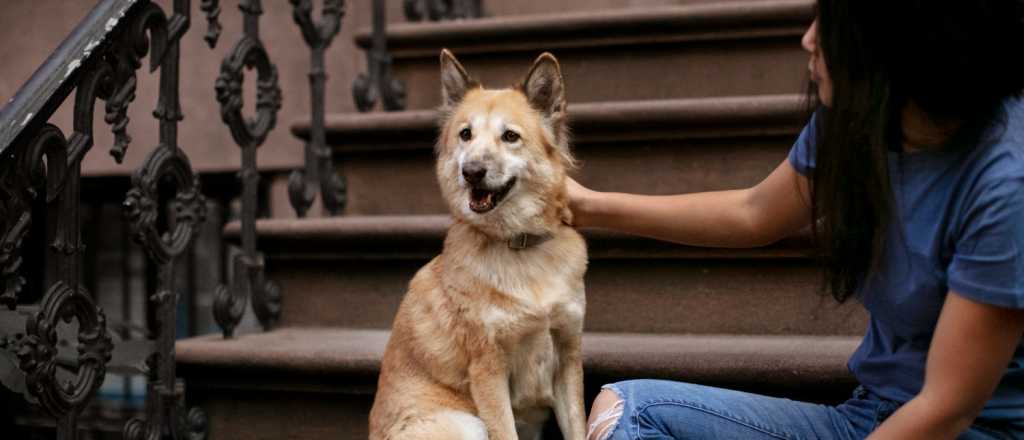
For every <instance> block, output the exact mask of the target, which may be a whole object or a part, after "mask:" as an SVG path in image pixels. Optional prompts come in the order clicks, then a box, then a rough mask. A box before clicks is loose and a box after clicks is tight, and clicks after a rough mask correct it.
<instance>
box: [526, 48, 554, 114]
mask: <svg viewBox="0 0 1024 440" xmlns="http://www.w3.org/2000/svg"><path fill="white" fill-rule="evenodd" d="M520 88H521V89H522V91H523V94H525V95H526V99H527V100H528V101H530V105H531V106H533V108H535V109H537V111H539V112H541V114H543V115H544V117H546V118H551V117H556V116H558V115H559V114H561V113H564V112H565V82H564V81H563V80H562V68H561V67H560V66H559V65H558V60H557V59H555V56H554V55H551V54H550V53H547V52H544V53H543V54H541V56H539V57H537V61H534V62H533V67H532V68H530V73H528V74H526V79H524V80H523V84H522V86H520Z"/></svg>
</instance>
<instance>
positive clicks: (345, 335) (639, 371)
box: [176, 328, 857, 440]
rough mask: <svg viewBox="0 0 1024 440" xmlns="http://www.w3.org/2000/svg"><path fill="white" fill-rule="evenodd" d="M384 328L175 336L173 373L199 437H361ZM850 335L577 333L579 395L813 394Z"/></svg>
mask: <svg viewBox="0 0 1024 440" xmlns="http://www.w3.org/2000/svg"><path fill="white" fill-rule="evenodd" d="M387 338H388V332H387V331H384V330H353V329H323V328H281V329H278V330H274V331H271V332H267V333H259V334H251V335H240V336H238V337H237V338H235V339H231V340H223V339H221V338H220V336H216V335H211V336H204V337H199V338H193V339H187V340H183V341H179V342H178V343H177V345H176V349H177V361H178V374H179V376H180V377H182V378H184V379H185V381H186V393H187V399H188V401H189V404H190V405H198V406H200V407H202V408H203V409H204V410H206V412H207V415H208V416H209V438H244V439H248V440H262V439H275V440H276V439H335V440H337V439H345V440H348V439H353V440H355V439H366V437H367V432H366V429H367V418H368V415H369V409H370V406H371V405H372V402H373V393H374V391H375V389H376V378H377V375H378V373H379V368H380V359H381V356H382V353H383V349H384V345H385V343H386V341H387ZM856 344H857V338H853V337H823V336H737V335H704V336H697V335H644V334H602V333H588V334H586V335H584V338H583V353H584V361H583V363H584V374H585V380H584V381H585V386H586V388H587V397H586V399H587V402H590V401H591V400H592V399H593V396H594V395H595V394H596V392H597V390H598V388H599V387H600V386H601V385H602V384H604V383H607V382H611V381H616V380H622V379H630V378H661V379H672V380H685V381H688V382H695V383H702V384H709V385H716V386H725V387H730V388H736V389H742V390H747V391H752V392H760V393H766V394H773V395H783V396H787V397H791V398H799V399H808V400H815V401H823V402H836V401H840V400H842V399H844V398H845V397H846V396H847V395H848V394H849V392H850V391H851V390H852V388H853V386H854V384H855V383H854V379H853V378H852V377H851V376H850V374H849V372H848V371H847V369H846V360H847V358H848V357H849V355H850V354H851V353H852V352H853V351H854V349H855V348H856Z"/></svg>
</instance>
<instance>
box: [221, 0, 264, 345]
mask: <svg viewBox="0 0 1024 440" xmlns="http://www.w3.org/2000/svg"><path fill="white" fill-rule="evenodd" d="M206 6H211V5H210V4H209V3H208V4H207V5H206ZM238 8H239V9H240V10H241V11H242V13H243V16H244V21H243V23H244V24H243V35H242V38H241V39H240V40H239V41H238V43H236V44H235V46H234V48H233V49H232V50H231V52H230V53H229V54H228V56H227V57H226V58H224V62H223V63H222V64H221V70H220V76H219V77H218V78H217V82H216V84H215V89H216V91H217V102H219V103H220V114H221V119H223V120H224V123H225V124H227V126H228V127H229V128H230V129H231V136H232V137H233V138H234V140H235V143H237V144H238V146H239V147H240V148H241V149H242V169H241V171H240V172H239V176H240V178H241V179H242V254H241V255H238V256H237V257H235V260H234V262H233V265H232V267H233V269H234V272H233V279H232V281H231V285H230V286H218V287H217V291H216V293H215V294H214V305H213V307H214V317H215V318H216V320H217V324H219V325H220V327H221V330H222V331H223V333H224V337H225V338H230V337H232V336H233V334H234V330H235V327H236V326H237V325H238V323H239V322H240V321H241V319H242V315H243V314H244V312H245V309H246V303H247V299H248V298H250V297H251V298H252V307H253V311H254V312H255V314H256V318H257V319H258V320H259V321H260V324H261V325H262V326H263V328H264V329H270V328H273V327H274V326H275V325H276V324H277V320H278V317H279V316H280V312H281V291H280V288H278V287H277V285H276V284H274V283H273V282H271V281H269V280H267V279H266V277H265V272H264V262H263V255H262V254H260V253H259V252H258V251H257V250H256V207H257V203H258V191H259V181H260V174H259V169H258V168H257V165H256V151H257V149H258V148H259V147H260V146H261V145H263V142H264V141H265V140H266V139H267V134H269V133H270V130H273V128H274V125H276V123H277V111H278V110H279V109H280V108H281V89H280V87H279V86H278V78H277V67H275V66H274V64H273V63H272V62H271V61H270V57H269V55H268V54H267V50H266V49H265V48H264V47H263V43H262V42H261V41H260V35H259V30H260V27H259V18H260V15H262V14H263V5H262V3H261V2H260V0H241V2H239V4H238ZM216 9H217V8H216V5H215V4H214V5H212V7H209V8H208V10H210V11H214V10H216ZM247 67H248V68H254V69H256V76H257V78H256V86H257V95H256V112H257V115H256V119H255V120H253V121H252V122H249V121H247V120H246V118H245V117H244V116H243V115H242V81H244V79H245V77H244V69H245V68H247Z"/></svg>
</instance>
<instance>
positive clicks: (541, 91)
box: [519, 52, 576, 168]
mask: <svg viewBox="0 0 1024 440" xmlns="http://www.w3.org/2000/svg"><path fill="white" fill-rule="evenodd" d="M519 89H520V90H521V91H522V92H523V94H524V95H526V100H527V101H529V102H530V106H531V107H533V108H534V109H536V110H537V111H539V112H540V114H541V115H543V117H544V120H545V122H547V124H548V125H549V126H550V128H551V131H552V134H554V136H555V138H554V141H555V147H556V148H557V149H558V150H559V153H561V155H562V159H563V162H564V163H565V165H566V166H568V167H569V168H573V167H575V164H576V161H575V160H574V159H573V157H572V153H571V152H570V151H569V145H568V137H569V121H568V118H567V114H566V101H565V81H564V80H563V79H562V68H561V66H559V65H558V60H557V59H555V56H554V55H551V54H550V53H547V52H544V53H543V54H541V56H539V57H537V61H534V62H533V67H532V68H530V73H528V74H526V79H524V80H523V83H522V85H520V86H519Z"/></svg>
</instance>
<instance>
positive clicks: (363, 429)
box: [188, 375, 853, 440]
mask: <svg viewBox="0 0 1024 440" xmlns="http://www.w3.org/2000/svg"><path fill="white" fill-rule="evenodd" d="M625 379H632V378H622V377H615V378H605V377H596V376H588V377H587V378H586V380H587V384H586V391H585V393H584V394H585V396H584V401H585V402H586V404H587V406H589V405H590V403H591V402H593V400H594V397H595V396H596V395H597V393H598V392H599V391H600V386H601V385H603V384H605V383H611V382H615V381H619V380H625ZM664 379H670V380H685V375H684V377H669V378H664ZM374 382H375V381H370V382H367V383H366V384H365V386H360V388H364V389H363V390H361V391H359V392H301V391H289V390H285V391H280V390H262V389H260V388H261V387H260V386H259V385H257V384H256V383H253V384H250V386H251V387H252V388H249V389H245V386H244V385H243V386H242V387H239V389H227V388H219V387H210V388H208V387H205V386H204V385H205V384H203V383H198V384H196V385H192V383H194V382H192V383H190V386H189V389H188V394H189V404H190V405H192V406H198V407H200V408H202V409H204V410H205V411H206V412H207V415H208V417H209V431H208V433H209V435H208V436H207V438H211V439H222V440H235V439H238V440H243V439H244V440H321V439H323V440H326V439H331V440H366V438H367V437H368V436H369V432H368V431H369V429H368V424H369V417H370V408H371V407H372V406H373V394H372V393H373V391H372V390H373V389H374V388H375V385H374ZM236 383H237V382H236ZM708 385H715V386H722V387H727V388H732V389H741V390H745V391H748V392H761V393H766V394H774V395H780V396H786V397H787V398H792V399H800V400H806V401H818V402H823V403H831V404H835V403H838V402H840V401H842V399H843V398H844V397H845V396H848V395H849V393H850V390H851V389H852V387H853V384H852V383H850V382H842V383H834V384H820V383H818V384H814V385H815V386H813V387H809V388H807V387H804V388H802V387H799V386H792V387H784V388H780V387H777V386H776V387H764V386H760V385H758V384H750V383H746V384H742V383H716V384H708ZM588 411H589V409H588ZM545 438H561V437H560V436H559V434H558V431H557V425H556V424H555V423H554V417H552V419H551V420H549V425H548V427H547V432H546V434H545Z"/></svg>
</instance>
